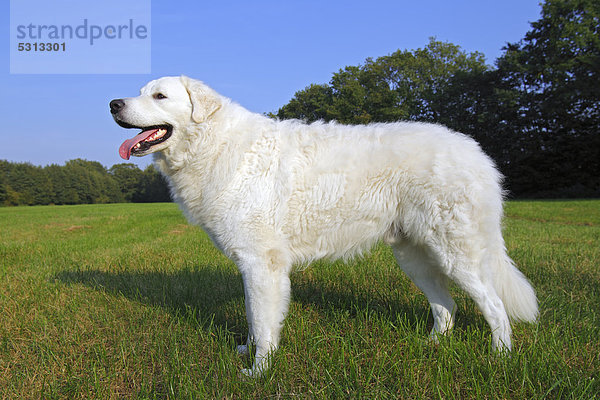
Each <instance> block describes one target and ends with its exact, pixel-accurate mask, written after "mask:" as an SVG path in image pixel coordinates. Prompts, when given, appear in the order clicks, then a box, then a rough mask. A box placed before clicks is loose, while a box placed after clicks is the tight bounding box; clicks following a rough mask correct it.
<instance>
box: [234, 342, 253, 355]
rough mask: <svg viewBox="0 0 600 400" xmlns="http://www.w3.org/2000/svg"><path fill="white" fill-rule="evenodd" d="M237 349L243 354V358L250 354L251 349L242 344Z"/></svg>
mask: <svg viewBox="0 0 600 400" xmlns="http://www.w3.org/2000/svg"><path fill="white" fill-rule="evenodd" d="M235 349H236V351H237V352H238V354H241V355H243V356H247V355H248V354H250V347H248V345H247V344H240V345H239V346H237V347H236V348H235Z"/></svg>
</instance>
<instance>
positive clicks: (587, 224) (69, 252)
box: [0, 201, 600, 399]
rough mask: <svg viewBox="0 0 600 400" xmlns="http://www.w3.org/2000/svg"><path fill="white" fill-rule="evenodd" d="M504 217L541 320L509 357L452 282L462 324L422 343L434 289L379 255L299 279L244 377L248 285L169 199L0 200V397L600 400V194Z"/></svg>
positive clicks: (520, 205) (522, 331) (514, 208)
mask: <svg viewBox="0 0 600 400" xmlns="http://www.w3.org/2000/svg"><path fill="white" fill-rule="evenodd" d="M506 214H507V218H506V220H505V237H506V241H507V246H508V249H509V253H510V255H511V256H512V257H513V258H514V259H515V261H516V262H517V264H518V265H519V266H520V268H521V270H522V271H523V272H524V273H525V274H526V275H527V276H528V277H529V278H530V279H531V281H532V283H533V285H534V287H535V288H536V290H537V293H538V297H539V301H540V311H541V314H540V320H539V323H538V324H536V325H528V324H517V325H515V326H514V351H513V353H512V356H511V357H500V356H498V355H495V354H494V353H493V352H492V351H491V335H490V332H489V328H488V326H487V324H486V323H485V321H484V320H483V318H482V316H481V314H480V313H479V311H478V310H476V308H475V306H474V303H473V302H472V301H471V300H469V299H468V298H466V297H465V295H464V294H463V293H462V292H460V291H458V290H456V289H453V293H454V295H455V299H456V301H457V304H458V313H457V323H456V328H455V331H454V333H453V335H452V336H451V337H449V338H447V339H444V340H442V342H441V343H440V344H439V345H434V344H432V343H430V342H429V341H428V340H427V336H428V332H429V330H430V329H431V326H432V324H433V321H432V318H431V315H430V312H429V307H428V304H427V302H426V299H425V297H424V296H423V295H422V294H421V293H420V292H419V291H418V290H417V289H416V288H415V287H414V285H413V284H412V283H411V282H410V281H409V280H408V279H407V278H406V277H405V276H404V275H403V273H402V272H401V270H400V268H398V267H397V266H396V265H395V264H394V260H393V257H392V255H391V252H390V251H389V249H387V248H386V247H384V246H378V247H376V248H375V249H374V251H373V253H372V254H371V255H370V256H369V257H367V258H364V259H361V260H355V261H354V262H352V263H350V264H342V263H327V262H318V263H315V264H313V265H312V266H311V267H310V268H308V269H306V270H304V271H299V272H297V273H295V274H294V275H293V277H292V290H293V299H292V304H291V309H290V314H289V317H288V319H287V323H286V327H285V328H284V332H283V338H282V345H281V348H280V350H279V352H278V353H277V354H276V356H275V357H274V365H273V368H272V370H271V371H269V372H268V373H267V374H266V375H265V376H264V377H262V378H261V379H257V380H250V379H243V378H241V377H240V376H239V370H240V369H242V368H247V367H249V366H250V364H251V360H250V359H249V358H248V357H242V356H239V355H238V354H237V353H236V352H235V345H236V344H240V343H242V342H244V341H245V336H244V335H245V334H246V329H247V328H246V321H245V315H244V303H243V289H242V283H241V278H240V275H239V274H238V273H237V270H236V268H235V266H234V265H233V264H232V263H231V262H230V261H229V260H228V259H226V258H225V257H224V256H223V255H221V254H220V253H219V252H218V251H217V250H216V249H215V248H214V247H213V246H212V245H211V244H210V242H209V240H208V239H207V237H206V235H205V234H204V233H203V232H202V231H200V230H199V229H197V228H194V227H191V226H189V225H187V224H186V223H185V221H184V219H183V217H182V216H181V214H180V212H179V211H178V209H177V207H176V206H175V205H173V204H117V205H92V206H59V207H55V206H46V207H29V208H24V207H19V208H0V398H2V399H17V398H18V399H27V398H36V399H37V398H45V399H54V398H64V399H111V398H134V399H145V398H150V399H152V398H160V399H163V398H173V399H176V398H177V399H179V398H182V399H188V398H189V399H202V398H236V399H237V398H292V397H299V398H323V399H325V398H326V399H331V398H410V399H413V398H423V399H428V398H444V399H453V398H455V399H465V398H477V399H485V398H489V399H496V398H500V399H504V398H514V399H541V398H552V399H563V398H566V399H569V398H573V399H591V398H594V397H596V398H597V397H598V396H599V395H600V356H599V354H600V268H599V265H600V201H568V202H559V201H556V202H554V201H551V202H533V201H528V202H510V203H508V204H507V210H506Z"/></svg>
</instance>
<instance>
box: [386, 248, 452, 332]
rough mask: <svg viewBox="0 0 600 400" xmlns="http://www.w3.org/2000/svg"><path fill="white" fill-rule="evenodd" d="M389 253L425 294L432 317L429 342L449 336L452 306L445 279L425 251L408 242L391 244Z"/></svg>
mask: <svg viewBox="0 0 600 400" xmlns="http://www.w3.org/2000/svg"><path fill="white" fill-rule="evenodd" d="M392 250H393V252H394V256H395V257H396V260H397V261H398V264H399V265H400V267H401V268H402V270H404V272H405V273H406V274H407V275H408V277H409V278H410V279H411V280H412V281H413V282H414V284H415V285H417V287H418V288H419V289H421V290H422V291H423V293H425V296H427V299H428V300H429V304H430V305H431V312H432V314H433V320H434V323H433V329H432V330H431V339H432V340H434V341H436V342H437V340H438V335H445V334H447V333H449V332H450V331H451V329H452V327H453V326H454V313H455V311H456V303H455V302H454V300H453V299H452V297H451V296H450V292H449V291H448V278H447V277H446V276H445V275H444V274H443V273H442V272H441V271H440V269H439V268H438V266H437V265H436V263H435V261H434V260H433V259H432V258H431V257H430V256H429V254H428V253H427V252H426V250H425V249H423V248H422V247H420V246H417V245H413V244H412V243H409V242H408V241H401V242H399V243H394V245H393V247H392Z"/></svg>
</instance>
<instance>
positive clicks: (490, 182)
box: [114, 77, 537, 374]
mask: <svg viewBox="0 0 600 400" xmlns="http://www.w3.org/2000/svg"><path fill="white" fill-rule="evenodd" d="M158 93H161V94H162V95H163V96H165V97H166V98H161V96H157V94H158ZM122 100H123V101H124V107H123V108H122V109H121V110H119V112H118V113H114V117H115V119H116V120H117V121H118V122H120V123H125V124H129V125H134V126H137V127H142V128H143V127H148V126H155V125H162V124H168V125H170V126H172V127H173V130H172V136H171V137H170V138H169V139H168V140H166V141H165V142H164V143H161V144H158V145H156V146H154V147H151V148H150V149H149V150H147V151H145V152H142V153H139V154H137V155H145V154H148V153H154V160H155V163H156V165H157V166H158V168H159V169H160V171H161V172H162V173H163V174H164V176H165V177H166V179H167V181H168V182H169V185H170V188H171V193H172V196H173V198H174V200H175V201H176V202H177V203H178V204H179V205H180V207H181V209H182V210H183V212H184V213H185V215H186V216H187V218H188V219H189V221H190V222H192V223H193V224H196V225H199V226H201V227H202V228H203V229H204V230H205V231H206V232H207V233H208V235H209V236H210V237H211V239H212V241H213V242H214V243H215V245H216V246H217V247H218V248H219V249H220V250H221V251H223V253H225V254H226V255H227V256H228V257H230V258H231V259H232V260H233V261H234V262H235V263H236V265H237V266H238V268H239V270H240V272H241V274H242V277H243V281H244V291H245V300H246V312H247V318H248V326H249V330H250V332H249V336H248V342H249V344H250V343H253V344H255V346H256V355H255V360H254V364H253V366H252V369H251V370H246V371H245V372H246V373H247V374H257V373H260V372H261V371H264V370H265V369H266V368H268V365H269V355H270V353H271V352H272V351H273V350H275V349H276V348H277V346H278V343H279V339H280V332H281V328H282V325H283V321H284V318H285V316H286V313H287V311H288V305H289V301H290V279H289V274H290V271H291V269H292V266H293V265H295V264H305V263H308V262H310V261H312V260H315V259H318V258H323V257H327V258H331V259H336V258H340V257H342V258H348V257H351V256H353V255H356V254H360V253H362V252H365V251H367V250H369V249H370V248H371V247H372V246H373V245H374V244H375V243H376V242H377V241H380V240H383V241H384V242H385V243H387V244H389V245H390V246H391V247H392V250H393V252H394V255H395V256H396V259H397V260H398V264H399V265H400V267H401V268H402V269H403V270H404V271H405V272H406V274H407V275H408V276H409V277H410V278H411V279H412V280H413V282H414V283H415V284H416V285H417V286H418V287H419V288H420V289H421V290H422V291H423V292H424V293H425V294H426V296H427V298H428V299H429V301H430V303H431V309H432V312H433V316H434V321H435V322H434V326H433V330H432V332H431V335H432V338H433V339H435V338H436V336H437V335H438V334H446V333H447V332H448V331H449V330H450V329H451V328H452V326H453V322H454V312H455V303H454V301H453V300H452V298H451V297H450V294H449V292H448V283H449V280H452V281H454V282H455V283H456V284H457V285H458V286H459V287H461V288H462V289H463V290H465V291H466V292H467V293H468V294H469V296H470V297H471V298H472V299H473V300H474V301H475V303H476V304H477V306H478V307H479V309H480V310H481V312H482V313H483V315H484V317H485V319H486V321H487V322H488V323H489V325H490V327H491V329H492V340H493V345H494V347H495V348H498V349H499V350H502V351H504V350H510V347H511V326H510V322H509V317H511V318H513V319H515V320H523V321H534V320H535V319H536V317H537V300H536V296H535V293H534V290H533V288H532V287H531V285H530V283H529V282H528V281H527V279H526V278H525V277H524V276H523V274H522V273H521V272H520V271H519V270H518V269H517V268H516V267H515V265H514V264H513V262H512V260H511V259H510V258H509V257H508V255H507V254H506V250H505V246H504V240H503V238H502V233H501V218H502V189H501V184H500V181H501V176H500V174H499V173H498V171H497V170H496V168H495V167H494V164H493V162H492V161H491V160H490V159H489V158H488V157H487V156H486V155H485V154H484V153H483V152H482V151H481V149H480V147H479V146H478V144H477V143H476V142H475V141H473V140H472V139H470V138H469V137H467V136H465V135H462V134H460V133H456V132H452V131H450V130H448V129H447V128H445V127H442V126H438V125H433V124H424V123H401V122H400V123H386V124H370V125H364V126H348V125H341V124H337V123H314V124H310V125H308V124H305V123H303V122H301V121H295V120H294V121H275V120H273V119H270V118H267V117H265V116H263V115H259V114H255V113H252V112H249V111H247V110H245V109H244V108H242V107H241V106H239V105H238V104H235V103H233V102H231V101H230V100H229V99H227V98H225V97H223V96H221V95H219V94H217V93H216V92H214V91H213V90H212V89H210V88H209V87H207V86H206V85H204V84H203V83H201V82H199V81H196V80H192V79H190V78H187V77H166V78H161V79H158V80H156V81H152V82H150V83H148V84H147V85H146V86H145V87H144V88H143V89H142V90H141V95H140V96H139V97H136V98H127V99H122ZM239 350H240V351H241V352H247V351H248V346H240V347H239Z"/></svg>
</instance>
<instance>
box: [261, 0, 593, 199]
mask: <svg viewBox="0 0 600 400" xmlns="http://www.w3.org/2000/svg"><path fill="white" fill-rule="evenodd" d="M599 21H600V2H598V1H597V0H547V1H546V2H545V3H544V4H542V12H541V18H540V19H539V20H538V21H536V22H534V23H532V24H531V30H530V31H529V32H527V34H526V35H525V37H524V38H523V39H522V40H521V41H519V42H518V43H509V44H507V45H506V47H505V48H504V53H503V54H502V56H501V57H499V58H498V59H497V60H496V62H495V66H490V65H487V64H486V62H485V58H484V55H483V54H481V53H478V52H473V53H466V52H464V51H463V50H461V48H460V47H459V46H456V45H453V44H451V43H444V42H439V41H436V40H435V39H431V41H430V43H429V44H428V46H426V47H425V48H423V49H417V50H413V51H397V52H395V53H393V54H390V55H387V56H384V57H379V58H377V59H375V60H374V59H371V58H369V59H367V60H366V61H365V62H364V63H363V64H362V65H358V66H347V67H345V68H343V69H341V70H340V71H338V72H337V73H335V74H333V76H332V78H331V80H330V82H329V83H328V84H312V85H310V86H308V87H306V88H305V89H304V90H301V91H299V92H297V93H296V94H295V95H294V97H293V98H292V100H291V101H290V102H289V103H288V104H286V105H284V106H283V107H281V108H280V109H279V110H278V111H277V113H275V114H273V116H274V117H277V118H280V119H287V118H297V119H302V120H305V121H308V122H310V121H315V120H324V121H331V120H337V121H339V122H341V123H347V124H356V123H359V124H361V123H370V122H387V121H398V120H409V121H423V122H435V123H440V124H444V125H446V126H448V127H450V128H452V129H454V130H456V131H459V132H462V133H465V134H467V135H470V136H471V137H473V138H475V139H476V140H477V141H478V142H479V143H480V144H481V146H482V147H483V149H484V150H485V151H486V152H487V153H488V154H489V155H490V156H491V157H492V158H493V159H494V160H495V161H496V163H497V165H498V166H499V168H500V169H501V171H502V172H503V174H504V175H505V177H506V182H505V186H506V187H507V189H508V191H509V193H510V194H511V195H512V196H513V197H598V196H600V76H599V75H600V22H599Z"/></svg>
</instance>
